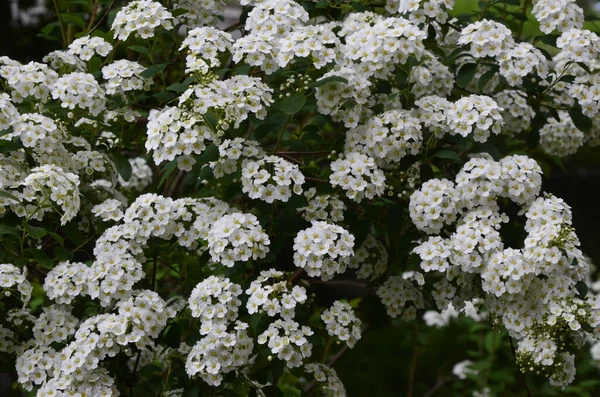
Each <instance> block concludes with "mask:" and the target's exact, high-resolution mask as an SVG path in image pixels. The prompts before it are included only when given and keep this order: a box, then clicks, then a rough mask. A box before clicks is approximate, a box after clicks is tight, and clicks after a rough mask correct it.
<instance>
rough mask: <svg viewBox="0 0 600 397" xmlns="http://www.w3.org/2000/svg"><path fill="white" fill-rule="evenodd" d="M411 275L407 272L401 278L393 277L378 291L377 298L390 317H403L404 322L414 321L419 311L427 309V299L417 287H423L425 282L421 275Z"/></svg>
mask: <svg viewBox="0 0 600 397" xmlns="http://www.w3.org/2000/svg"><path fill="white" fill-rule="evenodd" d="M411 273H412V272H405V273H404V274H403V275H401V276H392V277H390V278H388V279H387V280H386V281H385V282H384V283H383V285H381V286H380V287H379V288H378V289H377V296H379V298H380V299H381V302H382V303H383V305H384V306H385V308H386V311H387V314H388V315H389V316H390V317H393V318H396V317H398V316H399V315H401V318H402V319H403V320H414V319H415V318H416V317H417V310H421V309H424V308H425V299H424V298H423V294H422V293H421V291H420V289H419V288H418V287H417V285H423V283H424V282H425V280H423V279H422V277H423V276H422V275H421V274H420V273H415V274H411ZM419 276H420V277H419ZM415 283H416V284H417V285H415Z"/></svg>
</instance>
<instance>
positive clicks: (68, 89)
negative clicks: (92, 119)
mask: <svg viewBox="0 0 600 397" xmlns="http://www.w3.org/2000/svg"><path fill="white" fill-rule="evenodd" d="M52 98H53V99H58V100H59V101H60V105H61V106H62V107H63V108H67V109H71V110H72V109H75V107H78V108H80V109H86V110H87V111H89V112H90V114H91V115H93V116H98V115H99V114H100V113H101V112H102V111H103V110H104V109H105V108H106V97H105V95H104V90H103V89H102V88H101V87H100V84H98V82H97V81H96V79H95V78H94V76H92V75H91V74H89V73H80V72H73V73H69V74H65V75H62V76H61V77H59V78H58V80H56V83H55V84H54V85H53V86H52Z"/></svg>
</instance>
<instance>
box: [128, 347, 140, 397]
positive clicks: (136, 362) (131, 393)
mask: <svg viewBox="0 0 600 397" xmlns="http://www.w3.org/2000/svg"><path fill="white" fill-rule="evenodd" d="M141 355H142V351H141V350H140V351H138V353H137V357H136V358H135V365H134V366H133V372H132V374H131V376H132V378H135V373H136V372H137V367H138V364H139V363H140V356H141ZM133 385H135V382H134V381H133V379H131V385H130V386H129V397H131V396H133Z"/></svg>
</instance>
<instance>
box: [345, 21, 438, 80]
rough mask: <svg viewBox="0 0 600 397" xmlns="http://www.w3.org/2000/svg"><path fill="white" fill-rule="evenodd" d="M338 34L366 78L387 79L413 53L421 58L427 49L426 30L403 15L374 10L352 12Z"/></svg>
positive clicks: (347, 56)
mask: <svg viewBox="0 0 600 397" xmlns="http://www.w3.org/2000/svg"><path fill="white" fill-rule="evenodd" d="M338 35H339V36H340V37H343V38H344V40H345V43H344V44H342V46H341V48H340V51H341V52H342V53H343V54H344V56H345V58H346V59H347V60H350V61H358V62H359V64H358V65H357V66H356V67H357V70H358V71H359V72H360V73H362V74H364V76H365V78H369V77H371V76H373V77H377V78H382V79H383V78H386V77H387V76H388V75H389V74H390V73H392V72H393V71H394V69H395V67H396V65H398V64H404V63H406V61H407V60H408V57H409V56H414V57H416V58H417V59H419V58H420V57H421V56H422V55H423V53H424V52H425V47H424V46H423V40H424V39H425V38H426V36H427V35H426V33H425V32H423V31H422V30H420V29H419V28H418V27H417V26H415V25H413V24H412V23H411V22H410V21H408V20H407V19H404V18H401V17H389V18H384V17H382V16H379V15H377V14H375V13H373V12H370V11H365V12H362V13H353V14H350V15H349V16H348V17H347V18H346V19H345V20H344V21H343V22H342V29H341V30H340V31H339V33H338Z"/></svg>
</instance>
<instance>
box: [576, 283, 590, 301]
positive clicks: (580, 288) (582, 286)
mask: <svg viewBox="0 0 600 397" xmlns="http://www.w3.org/2000/svg"><path fill="white" fill-rule="evenodd" d="M575 289H576V290H577V293H578V294H579V299H585V296H586V295H587V293H588V291H589V288H588V286H587V284H586V283H584V282H583V281H578V282H577V284H575Z"/></svg>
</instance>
